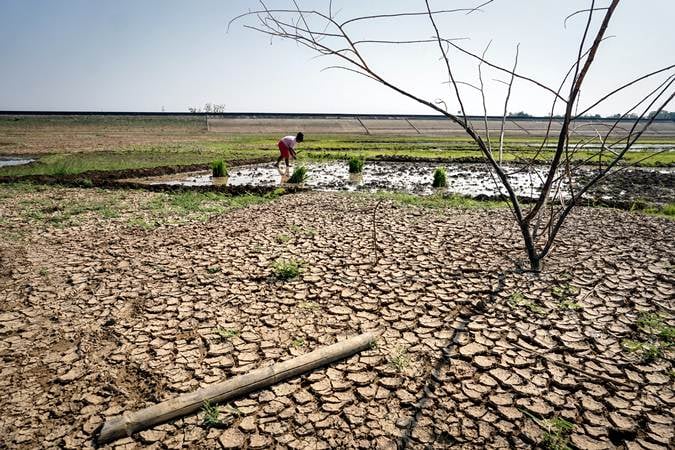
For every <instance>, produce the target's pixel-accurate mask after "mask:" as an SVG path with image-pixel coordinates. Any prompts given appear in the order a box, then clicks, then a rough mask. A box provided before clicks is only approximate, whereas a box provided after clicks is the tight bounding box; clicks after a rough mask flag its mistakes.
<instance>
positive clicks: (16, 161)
mask: <svg viewBox="0 0 675 450" xmlns="http://www.w3.org/2000/svg"><path fill="white" fill-rule="evenodd" d="M33 161H35V160H34V159H29V158H17V157H14V156H0V167H5V166H22V165H24V164H30V163H32V162H33Z"/></svg>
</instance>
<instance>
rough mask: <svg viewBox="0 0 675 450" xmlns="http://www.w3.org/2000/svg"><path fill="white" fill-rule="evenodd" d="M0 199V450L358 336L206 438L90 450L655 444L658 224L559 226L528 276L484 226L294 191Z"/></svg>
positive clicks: (664, 406)
mask: <svg viewBox="0 0 675 450" xmlns="http://www.w3.org/2000/svg"><path fill="white" fill-rule="evenodd" d="M2 189H3V195H4V198H2V202H0V212H1V213H2V215H1V216H0V217H1V218H2V220H1V221H0V230H2V240H0V251H1V253H0V256H1V257H2V259H1V263H2V264H1V269H0V296H1V297H2V299H3V300H2V304H1V306H0V307H1V308H2V309H1V311H0V357H1V358H2V366H1V373H0V390H1V392H2V394H1V396H0V407H1V410H2V415H0V448H2V447H8V448H36V447H61V448H83V447H84V448H86V447H91V446H92V445H93V442H92V436H93V435H94V434H95V431H96V430H97V428H98V427H99V426H100V425H101V424H102V423H103V421H104V420H105V418H106V417H109V416H112V415H116V414H119V413H121V412H122V411H124V410H130V409H138V408H142V407H144V406H148V405H150V404H152V403H154V402H157V401H161V400H164V399H168V398H172V397H174V396H176V395H179V394H181V393H184V392H190V391H192V390H194V389H196V388H198V387H200V386H205V385H208V384H209V383H214V382H217V381H220V380H223V379H225V378H227V377H230V376H233V375H236V374H241V373H245V372H248V371H250V370H251V369H254V368H256V367H260V366H263V365H267V364H271V363H273V362H277V361H281V360H284V359H287V358H290V357H293V356H294V355H298V354H302V353H305V352H308V351H310V350H313V349H315V348H318V347H319V346H323V345H326V344H331V343H334V342H336V341H338V340H341V339H343V338H345V337H347V336H351V335H354V334H357V333H360V332H363V331H366V330H377V331H381V332H382V333H383V334H382V336H381V338H380V339H379V340H378V342H377V345H376V346H375V347H374V348H372V349H369V350H367V351H364V352H362V353H360V354H358V355H355V356H353V357H350V358H349V359H347V360H345V361H342V362H340V363H336V364H332V365H330V366H328V367H325V368H322V369H318V370H315V371H313V372H311V373H309V374H306V375H304V376H301V377H298V378H295V379H292V380H289V381H287V382H284V383H281V384H278V385H275V386H273V387H271V388H269V389H263V390H261V391H258V392H255V393H252V394H249V395H247V396H245V397H243V398H239V399H237V400H235V401H232V402H230V403H229V404H228V405H221V406H220V414H219V416H218V418H217V420H218V421H220V424H217V426H213V427H208V426H205V425H204V424H203V422H204V416H205V414H204V413H200V414H196V415H192V416H188V417H186V418H183V419H180V420H176V421H174V422H172V423H169V424H164V425H160V426H156V427H154V428H152V429H149V430H146V431H142V432H139V433H137V434H136V435H133V436H131V437H129V438H125V439H122V440H120V441H117V442H115V443H114V444H112V445H109V446H106V448H136V447H146V448H183V447H189V448H238V447H244V448H270V447H277V448H284V447H288V448H382V449H387V448H391V449H394V448H396V447H397V446H398V448H411V449H415V448H429V447H431V448H445V447H457V448H482V447H494V448H497V447H521V448H530V447H532V446H535V445H545V446H548V447H550V448H564V447H565V445H572V446H576V447H578V448H614V447H619V448H630V449H640V448H648V449H649V448H668V447H670V448H672V446H673V417H674V414H673V408H674V407H675V395H674V380H675V378H674V371H673V369H674V367H673V362H672V356H673V353H672V347H671V345H672V339H673V336H672V326H673V317H672V311H673V307H674V305H673V293H674V290H673V275H674V274H673V264H674V262H675V244H674V243H673V240H672V235H673V225H672V223H673V222H670V221H668V220H665V219H661V218H655V217H648V216H643V215H638V214H630V213H626V212H621V211H616V210H609V209H583V208H582V209H580V210H579V211H578V212H577V213H576V214H575V216H574V217H573V218H572V220H570V221H569V222H568V226H567V227H566V228H565V229H564V231H563V233H562V235H561V236H560V239H559V241H558V245H557V247H556V248H555V249H554V252H553V254H552V255H551V257H550V258H549V259H548V261H547V266H546V270H545V273H543V274H542V275H541V276H539V277H536V276H533V275H531V274H527V273H519V272H517V271H515V270H514V267H515V264H514V261H515V260H517V259H520V258H522V250H521V249H520V248H519V245H520V240H519V237H518V234H517V233H518V232H517V229H516V228H515V227H514V226H513V223H512V220H511V218H510V217H509V213H508V210H504V209H482V210H460V209H437V210H431V209H423V208H419V207H415V206H405V205H402V204H399V203H396V202H394V201H392V200H384V201H381V200H380V199H379V198H377V197H373V196H366V195H363V196H361V195H348V194H328V193H302V194H294V195H286V196H282V197H279V198H276V199H274V200H271V201H267V202H265V203H260V204H250V205H248V206H246V207H243V208H239V209H233V210H224V209H218V208H212V209H211V210H209V213H208V214H206V215H197V216H195V215H190V214H188V215H187V218H186V217H180V215H177V216H171V215H168V216H167V215H161V216H158V215H157V214H158V213H157V210H158V209H160V208H158V207H157V205H158V204H159V203H161V201H159V200H158V199H160V200H161V199H162V198H164V200H166V194H156V193H149V192H140V191H138V192H123V193H120V192H119V191H118V192H112V191H100V190H82V189H66V188H56V187H52V188H45V189H37V190H21V189H16V190H13V189H14V188H11V187H3V188H2ZM162 196H164V197H162ZM92 199H93V200H92ZM92 202H93V203H92ZM97 202H98V203H97ZM83 204H86V205H88V206H87V207H81V208H80V209H78V210H77V214H76V213H75V212H73V211H70V213H69V214H70V215H66V214H65V211H66V210H67V209H68V208H73V205H83ZM148 205H151V206H153V205H154V207H155V209H153V207H148ZM153 214H155V216H152V215H153ZM158 217H159V218H158ZM373 217H376V219H377V220H376V222H377V229H376V239H377V243H375V241H374V240H373V227H372V224H373ZM278 260H297V261H302V265H301V267H302V268H301V273H300V275H299V276H298V277H297V278H294V279H291V280H287V281H281V280H278V279H277V278H275V276H274V274H273V269H272V267H273V265H274V262H275V261H278Z"/></svg>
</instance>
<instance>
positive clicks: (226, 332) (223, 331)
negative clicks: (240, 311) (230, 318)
mask: <svg viewBox="0 0 675 450" xmlns="http://www.w3.org/2000/svg"><path fill="white" fill-rule="evenodd" d="M215 332H216V334H217V335H218V336H220V339H222V340H224V341H226V340H228V339H231V338H233V337H236V336H239V330H235V329H232V328H223V327H217V328H216V329H215Z"/></svg>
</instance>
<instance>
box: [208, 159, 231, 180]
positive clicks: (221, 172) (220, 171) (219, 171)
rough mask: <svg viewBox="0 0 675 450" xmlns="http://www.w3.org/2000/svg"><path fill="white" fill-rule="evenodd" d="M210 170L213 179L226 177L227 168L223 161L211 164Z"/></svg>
mask: <svg viewBox="0 0 675 450" xmlns="http://www.w3.org/2000/svg"><path fill="white" fill-rule="evenodd" d="M211 169H212V170H213V176H214V178H220V177H226V176H227V175H228V174H227V166H226V165H225V162H223V160H218V161H214V162H213V164H211Z"/></svg>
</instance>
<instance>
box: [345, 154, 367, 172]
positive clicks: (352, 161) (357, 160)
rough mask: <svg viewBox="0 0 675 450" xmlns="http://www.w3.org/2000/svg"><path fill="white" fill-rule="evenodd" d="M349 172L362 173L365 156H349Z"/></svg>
mask: <svg viewBox="0 0 675 450" xmlns="http://www.w3.org/2000/svg"><path fill="white" fill-rule="evenodd" d="M348 164H349V173H361V172H363V164H364V160H363V157H358V156H354V157H351V158H349V162H348Z"/></svg>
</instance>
